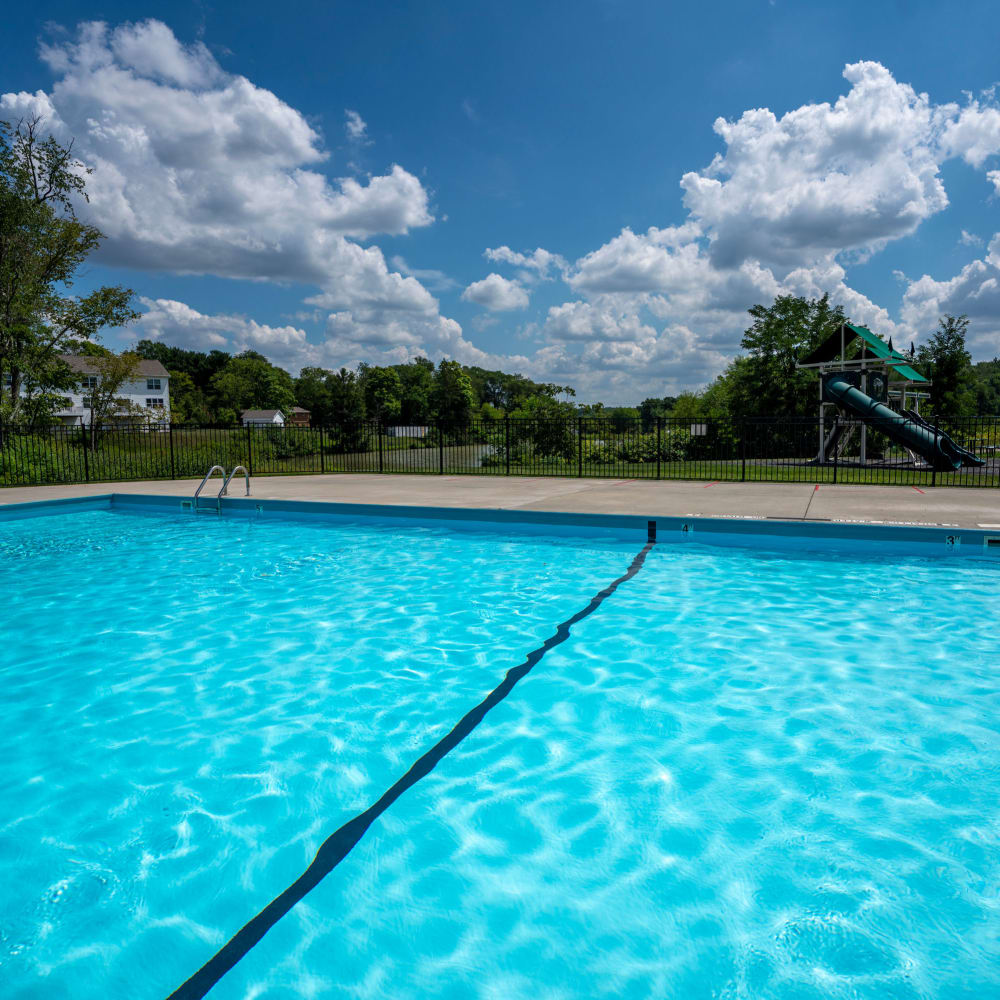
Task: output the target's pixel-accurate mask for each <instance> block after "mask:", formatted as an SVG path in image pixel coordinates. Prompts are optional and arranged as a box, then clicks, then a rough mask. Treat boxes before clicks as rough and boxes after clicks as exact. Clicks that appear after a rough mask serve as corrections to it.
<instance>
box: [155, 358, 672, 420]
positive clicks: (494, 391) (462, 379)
mask: <svg viewBox="0 0 1000 1000" xmlns="http://www.w3.org/2000/svg"><path fill="white" fill-rule="evenodd" d="M135 351H136V353H137V354H138V355H139V356H140V357H142V358H147V359H151V360H156V361H159V362H160V363H161V364H163V366H164V367H165V368H166V369H167V371H169V372H170V408H171V416H172V419H173V421H174V423H180V424H206V423H217V424H232V423H236V422H237V421H238V418H239V414H240V411H241V410H245V409H277V410H282V411H284V412H286V413H287V412H288V410H289V409H290V408H291V407H293V406H299V407H301V408H302V409H304V410H308V411H309V414H310V418H311V420H312V422H313V423H314V424H328V425H333V424H338V425H339V424H345V423H352V422H361V421H364V420H382V421H383V422H385V423H392V424H401V425H406V426H426V425H430V424H434V423H436V422H443V423H444V424H446V425H448V426H460V425H463V424H464V423H466V422H467V421H468V420H469V419H471V418H476V417H481V418H488V417H490V416H494V415H496V416H499V415H502V414H507V415H508V416H517V417H566V416H572V415H575V414H578V413H579V414H580V415H583V416H597V415H601V416H607V417H619V418H621V419H628V418H635V417H636V416H639V415H641V416H642V417H643V420H644V421H653V420H655V418H656V417H657V416H666V415H668V414H669V413H670V411H671V409H672V408H673V406H674V404H675V403H676V399H675V398H674V397H671V396H666V397H663V398H655V399H647V400H644V401H643V403H642V404H641V405H640V406H638V407H605V406H604V405H603V404H601V403H595V404H588V405H587V406H580V407H578V406H576V405H575V404H574V403H573V402H570V400H572V399H573V398H574V397H575V395H576V393H575V391H574V389H573V388H572V386H566V385H557V384H555V383H553V382H534V381H532V380H531V379H530V378H527V377H525V376H524V375H520V374H516V373H515V374H510V373H508V372H502V371H489V370H487V369H485V368H477V367H475V366H470V365H460V364H458V362H456V361H447V360H445V361H441V362H439V363H438V364H437V365H435V364H434V362H433V361H430V360H428V359H427V358H417V359H416V360H414V361H411V362H409V363H407V364H399V365H387V366H378V365H367V364H361V365H359V366H358V367H357V368H356V369H348V368H341V369H340V370H339V371H330V370H327V369H325V368H303V369H302V372H301V373H300V374H299V377H298V378H293V377H292V376H291V375H290V374H289V373H288V372H286V371H285V370H284V369H282V368H279V367H277V366H276V365H273V364H271V362H270V361H268V359H267V358H266V357H264V355H263V354H260V353H258V352H257V351H244V352H243V353H242V354H237V355H230V354H227V353H226V352H225V351H218V350H215V351H208V352H204V351H191V350H185V349H183V348H180V347H171V346H170V345H168V344H163V343H160V342H159V341H152V340H140V341H139V343H138V344H137V345H136V347H135Z"/></svg>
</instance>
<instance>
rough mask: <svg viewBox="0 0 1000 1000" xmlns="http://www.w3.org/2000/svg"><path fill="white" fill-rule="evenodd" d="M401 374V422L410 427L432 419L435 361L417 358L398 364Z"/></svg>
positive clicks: (398, 373)
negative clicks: (408, 362)
mask: <svg viewBox="0 0 1000 1000" xmlns="http://www.w3.org/2000/svg"><path fill="white" fill-rule="evenodd" d="M396 374H397V375H399V382H400V400H399V403H400V405H399V422H400V423H401V424H405V425H406V426H408V427H412V426H418V425H422V424H428V423H430V421H431V393H432V391H433V387H434V362H433V361H430V360H429V359H428V358H417V359H416V360H414V361H413V362H412V363H411V364H408V365H396Z"/></svg>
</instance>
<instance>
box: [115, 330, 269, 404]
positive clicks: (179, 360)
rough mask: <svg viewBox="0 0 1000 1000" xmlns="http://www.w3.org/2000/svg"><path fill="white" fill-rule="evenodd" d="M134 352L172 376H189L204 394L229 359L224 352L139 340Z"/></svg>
mask: <svg viewBox="0 0 1000 1000" xmlns="http://www.w3.org/2000/svg"><path fill="white" fill-rule="evenodd" d="M135 352H136V354H138V355H139V357H140V358H145V359H146V360H147V361H159V362H160V364H161V365H163V367H164V368H166V369H167V370H168V371H169V372H170V373H171V374H172V375H173V374H175V373H177V372H183V373H184V374H186V375H189V376H190V377H191V381H192V382H193V383H194V385H195V388H197V389H199V390H200V391H201V392H202V393H206V394H207V393H208V392H209V387H210V385H211V382H212V377H213V376H214V375H216V374H217V373H218V372H220V371H221V370H222V369H223V368H225V367H226V365H227V364H228V363H229V359H230V357H231V355H229V354H227V353H226V352H225V351H218V350H213V351H209V352H208V353H205V352H204V351H188V350H185V349H184V348H182V347H171V346H170V345H169V344H162V343H160V341H158V340H140V341H139V342H138V343H137V344H136V345H135ZM258 356H259V355H258ZM171 388H173V386H172V385H171Z"/></svg>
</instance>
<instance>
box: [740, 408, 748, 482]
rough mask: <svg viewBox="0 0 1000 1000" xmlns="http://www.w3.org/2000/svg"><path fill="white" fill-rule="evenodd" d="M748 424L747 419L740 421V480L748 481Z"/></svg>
mask: <svg viewBox="0 0 1000 1000" xmlns="http://www.w3.org/2000/svg"><path fill="white" fill-rule="evenodd" d="M746 433H747V424H746V421H745V420H742V421H740V482H741V483H745V482H746V481H747V442H746Z"/></svg>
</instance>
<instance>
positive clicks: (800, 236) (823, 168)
mask: <svg viewBox="0 0 1000 1000" xmlns="http://www.w3.org/2000/svg"><path fill="white" fill-rule="evenodd" d="M844 77H845V78H846V79H847V81H848V82H849V83H850V84H851V89H850V91H849V92H848V93H847V94H845V95H843V96H842V97H840V98H839V99H838V100H837V101H836V102H835V103H834V104H832V105H831V104H827V103H822V104H807V105H803V106H802V107H800V108H796V109H795V110H793V111H789V112H788V113H787V114H785V115H782V116H781V117H778V116H776V115H775V114H774V113H773V112H771V111H769V110H767V109H755V110H752V111H746V112H744V113H743V115H742V116H741V117H740V118H739V119H737V120H736V121H733V122H730V121H726V120H725V119H721V118H720V119H718V120H717V121H716V123H715V131H716V132H717V133H718V135H719V136H720V137H721V138H722V139H723V141H724V142H725V144H726V150H725V153H723V154H719V155H718V156H716V157H715V159H714V160H713V162H712V163H711V164H710V165H709V167H708V168H707V169H705V170H703V171H701V172H697V173H696V172H690V173H687V174H685V175H684V176H683V178H682V179H681V187H682V189H683V191H684V203H685V205H686V206H687V208H688V210H689V212H690V213H691V217H692V219H693V220H695V221H697V222H698V223H699V224H700V225H701V226H702V227H704V228H705V229H706V230H707V231H709V232H710V253H711V256H712V259H713V261H714V262H715V263H717V264H718V265H719V266H722V267H726V266H732V265H735V264H738V263H739V262H740V261H743V260H746V259H748V258H754V259H756V260H760V261H762V262H765V263H768V264H774V265H775V266H778V267H782V266H784V267H794V266H796V265H798V264H801V263H802V261H803V259H804V258H805V260H806V261H808V260H809V259H810V258H815V257H817V256H820V255H823V254H827V253H841V252H843V251H845V250H871V249H878V248H880V247H881V246H884V245H885V243H886V242H887V241H888V240H891V239H897V238H899V237H901V236H905V235H908V234H910V233H912V232H913V231H914V230H915V229H916V228H917V226H918V225H919V224H920V223H921V222H922V221H923V220H924V219H926V218H928V217H929V216H931V215H933V214H934V213H935V212H939V211H941V210H942V209H943V208H945V207H946V205H947V204H948V198H947V195H946V194H945V189H944V184H943V183H942V181H941V177H940V175H939V171H938V168H939V165H940V162H941V160H942V158H943V153H942V143H941V140H942V133H943V130H944V129H945V126H946V125H947V124H948V121H949V116H950V115H951V114H953V111H954V109H953V108H952V107H951V106H945V107H936V106H935V105H933V104H932V103H931V102H930V100H929V98H928V97H927V95H926V94H918V93H917V92H916V91H915V90H914V89H913V88H912V87H911V86H909V85H908V84H905V83H899V82H897V81H896V80H895V79H894V78H893V76H892V74H891V73H890V72H889V71H888V70H887V69H886V68H885V67H884V66H882V65H880V64H879V63H873V62H861V63H854V64H852V65H849V66H847V67H846V68H845V70H844Z"/></svg>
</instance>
